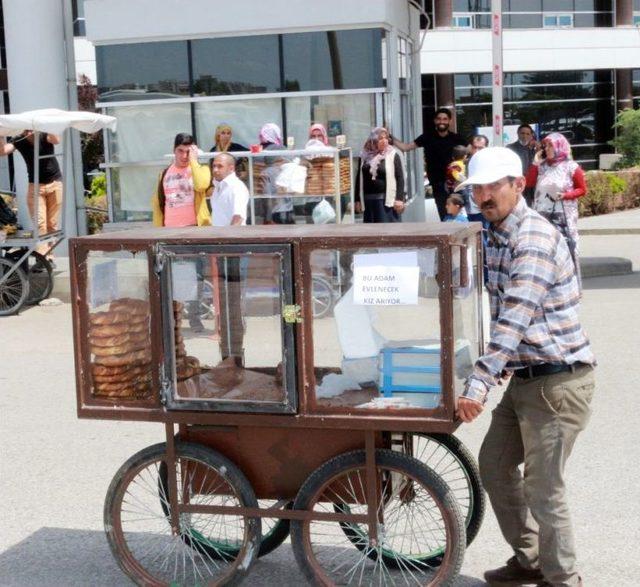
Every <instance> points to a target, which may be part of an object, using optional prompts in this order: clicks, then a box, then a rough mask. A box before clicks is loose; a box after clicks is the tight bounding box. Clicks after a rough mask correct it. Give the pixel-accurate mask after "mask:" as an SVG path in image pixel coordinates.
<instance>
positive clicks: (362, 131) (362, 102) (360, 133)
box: [285, 94, 376, 153]
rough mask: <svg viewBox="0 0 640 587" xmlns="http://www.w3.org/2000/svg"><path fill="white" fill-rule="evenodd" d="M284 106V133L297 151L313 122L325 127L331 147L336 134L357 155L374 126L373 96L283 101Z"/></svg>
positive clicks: (303, 144)
mask: <svg viewBox="0 0 640 587" xmlns="http://www.w3.org/2000/svg"><path fill="white" fill-rule="evenodd" d="M285 105H286V112H287V134H288V135H289V136H290V137H293V138H294V140H295V144H296V147H298V148H300V149H302V148H304V146H305V144H306V143H307V140H308V137H309V126H310V125H311V123H314V122H319V123H321V124H324V125H325V128H326V129H327V132H328V134H329V141H330V142H331V144H335V137H336V136H337V135H340V134H344V135H346V137H347V143H346V144H347V146H348V147H351V148H352V149H353V150H354V151H355V152H357V153H359V152H360V149H362V145H364V143H365V141H366V140H367V138H368V137H369V133H370V132H371V129H372V128H373V127H374V126H375V121H376V112H375V96H374V95H373V94H347V95H341V96H304V97H299V98H286V101H285Z"/></svg>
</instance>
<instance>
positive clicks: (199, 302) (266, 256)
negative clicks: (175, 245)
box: [171, 251, 287, 409]
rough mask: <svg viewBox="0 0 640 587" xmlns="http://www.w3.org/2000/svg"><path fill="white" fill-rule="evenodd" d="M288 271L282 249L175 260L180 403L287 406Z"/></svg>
mask: <svg viewBox="0 0 640 587" xmlns="http://www.w3.org/2000/svg"><path fill="white" fill-rule="evenodd" d="M282 274H283V259H282V253H281V252H277V253H275V252H269V253H264V252H255V251H252V252H251V254H242V255H240V254H237V255H236V254H230V253H229V254H226V253H225V254H223V253H217V254H212V253H209V254H205V253H202V252H201V253H199V254H198V255H183V254H180V255H177V256H176V257H175V258H173V259H172V262H171V275H172V295H173V300H172V304H173V314H174V329H173V332H172V339H173V340H172V342H173V346H174V351H175V366H176V378H177V387H176V392H175V398H174V399H176V400H189V401H190V402H216V404H217V405H220V404H227V405H228V406H234V405H236V406H237V405H242V404H247V403H249V404H253V405H256V404H257V405H258V409H259V406H260V405H264V406H268V405H272V406H274V405H280V406H282V405H283V404H285V403H287V377H286V376H285V375H286V374H285V371H286V369H285V363H284V358H283V354H284V345H283V336H284V334H283V324H284V323H283V317H282V307H283V304H284V303H285V301H284V299H283V297H281V296H282V294H281V292H282V290H283V287H284V284H283V281H282V280H283V277H282ZM227 409H228V408H227Z"/></svg>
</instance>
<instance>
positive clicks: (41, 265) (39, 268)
mask: <svg viewBox="0 0 640 587" xmlns="http://www.w3.org/2000/svg"><path fill="white" fill-rule="evenodd" d="M23 254H24V252H23V251H20V250H18V251H12V252H11V253H9V254H8V255H7V258H9V259H12V260H13V261H14V262H17V261H19V260H20V257H22V255H23ZM21 266H22V269H23V270H24V272H25V273H26V274H27V278H28V279H29V296H28V297H27V301H26V303H27V304H30V305H31V304H39V303H40V302H41V301H42V300H45V299H47V298H48V297H49V296H50V295H51V292H52V290H53V270H52V269H51V263H50V262H49V261H48V260H47V258H46V257H45V256H44V255H43V254H41V253H38V252H37V251H32V252H31V254H30V255H29V256H28V257H27V258H26V259H25V260H24V261H23V262H22V264H21Z"/></svg>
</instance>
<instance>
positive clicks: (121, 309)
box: [70, 223, 484, 585]
mask: <svg viewBox="0 0 640 587" xmlns="http://www.w3.org/2000/svg"><path fill="white" fill-rule="evenodd" d="M479 239H480V235H479V225H476V224H467V225H462V224H458V223H450V224H433V225H426V224H403V225H343V226H335V225H325V226H310V225H302V226H293V227H291V226H286V227H279V226H266V227H260V226H248V227H229V228H213V227H207V228H189V229H169V228H161V229H147V230H140V231H128V232H123V233H110V234H106V235H98V236H92V237H83V238H77V239H72V240H71V241H70V266H71V268H72V275H71V278H72V300H73V324H74V341H75V360H76V383H77V397H78V415H79V417H81V418H105V419H122V420H140V421H148V422H159V423H163V424H164V426H165V430H166V442H164V443H162V444H158V445H154V446H151V447H148V448H146V449H144V450H142V451H141V452H139V453H137V454H136V455H134V456H132V457H131V458H130V459H129V460H128V461H127V462H126V463H124V464H123V465H122V467H121V468H120V470H119V471H118V472H117V473H116V475H115V477H114V479H113V482H112V483H111V486H110V488H109V491H108V494H107V498H106V503H105V509H104V521H105V529H106V532H107V537H108V539H109V543H110V546H111V549H112V552H113V554H114V556H115V558H116V559H117V561H118V563H119V564H120V566H121V568H122V569H123V571H124V572H125V573H126V574H127V575H128V576H129V577H131V578H132V579H133V580H134V581H135V582H136V583H138V584H141V585H226V584H231V583H235V582H237V581H239V580H240V579H241V578H242V577H243V576H244V575H245V574H246V573H247V572H248V570H249V568H250V566H251V564H252V562H253V561H254V560H255V558H256V557H257V556H261V555H263V554H266V553H267V552H269V551H270V550H272V549H273V548H275V547H277V546H278V545H279V544H280V543H281V542H282V541H284V540H285V539H286V538H287V536H288V535H289V533H290V535H291V543H292V547H293V551H294V554H295V557H296V559H297V561H298V563H299V565H300V567H301V569H302V571H303V573H304V575H305V576H306V577H307V578H308V580H309V581H310V582H311V583H313V584H317V585H334V584H340V585H342V584H355V585H371V584H380V585H387V584H403V585H446V584H450V583H451V582H452V581H453V579H454V577H455V576H456V575H457V573H458V571H459V569H460V566H461V564H462V558H463V553H464V549H465V544H466V543H467V542H468V541H470V540H472V539H473V537H474V536H475V534H476V532H477V530H478V528H479V525H480V522H481V519H482V514H483V511H484V497H483V494H482V489H481V487H480V484H479V479H478V475H477V467H476V465H475V462H474V461H473V458H472V457H471V456H470V455H469V454H468V451H466V449H465V448H464V447H463V446H462V445H461V443H459V441H457V440H456V439H455V437H454V436H452V435H451V434H452V432H453V431H454V430H455V429H456V427H457V425H458V422H456V420H455V416H454V405H455V398H456V396H457V395H458V394H459V393H460V392H461V390H462V387H463V384H464V379H465V378H466V377H467V376H468V375H469V373H470V372H471V368H472V365H473V363H474V361H475V359H476V358H477V356H478V354H479V352H480V350H481V348H482V308H481V303H482V295H481V288H480V284H481V269H482V263H481V247H480V240H479ZM327 253H330V254H327ZM321 259H324V260H325V262H327V263H333V264H334V265H335V267H329V268H328V271H330V272H333V273H334V274H339V275H340V276H341V280H342V287H341V292H343V293H342V295H341V298H340V300H339V301H338V302H337V303H336V305H335V307H334V310H333V313H332V314H331V315H323V316H321V317H318V316H316V317H314V315H313V308H312V268H313V267H315V266H317V264H318V262H319V260H321ZM214 269H215V270H214ZM204 279H216V284H215V285H216V287H217V288H218V290H219V292H220V298H221V299H220V308H221V314H220V316H219V317H218V318H219V324H218V325H217V326H219V327H220V335H219V336H217V335H214V334H213V333H214V331H215V329H214V325H213V324H208V323H207V320H205V327H206V328H205V332H203V333H201V332H191V331H190V330H189V329H188V327H187V317H186V315H187V314H188V308H189V307H190V306H191V305H193V304H197V303H198V296H199V295H200V293H201V288H200V287H199V284H200V283H201V282H202V281H203V280H204ZM274 289H275V290H277V291H278V292H279V295H278V296H276V297H274V296H273V295H272V292H273V290H274ZM261 292H264V295H263V296H261ZM267 292H268V295H267Z"/></svg>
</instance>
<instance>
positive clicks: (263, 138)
mask: <svg viewBox="0 0 640 587" xmlns="http://www.w3.org/2000/svg"><path fill="white" fill-rule="evenodd" d="M258 140H259V141H260V143H261V144H262V145H269V144H270V145H278V146H279V147H281V146H282V131H281V130H280V127H279V126H278V125H277V124H274V123H273V122H267V124H265V125H264V126H263V127H262V128H261V129H260V134H259V135H258Z"/></svg>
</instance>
